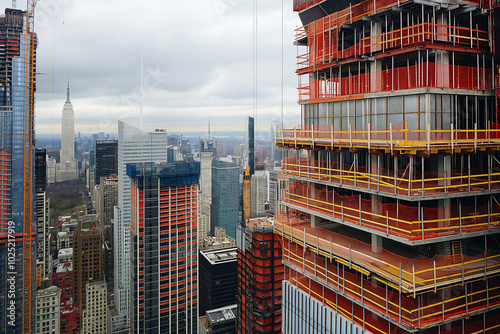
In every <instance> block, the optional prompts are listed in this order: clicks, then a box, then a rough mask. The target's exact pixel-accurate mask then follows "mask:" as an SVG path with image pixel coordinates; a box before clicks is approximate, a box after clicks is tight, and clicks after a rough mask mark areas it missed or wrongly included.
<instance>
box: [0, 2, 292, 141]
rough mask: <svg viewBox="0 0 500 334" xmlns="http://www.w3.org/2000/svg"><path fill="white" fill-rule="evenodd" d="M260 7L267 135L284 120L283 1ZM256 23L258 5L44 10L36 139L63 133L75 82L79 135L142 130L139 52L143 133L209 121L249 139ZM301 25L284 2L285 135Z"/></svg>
mask: <svg viewBox="0 0 500 334" xmlns="http://www.w3.org/2000/svg"><path fill="white" fill-rule="evenodd" d="M0 3H1V4H2V5H3V7H4V8H5V7H10V6H11V1H5V0H0ZM257 4H258V20H257V27H258V28H257V29H258V35H257V40H258V47H257V54H258V55H257V59H258V63H257V68H258V76H257V78H258V79H257V82H258V90H257V91H258V93H257V96H258V105H257V129H258V130H266V129H269V124H270V121H271V120H278V121H279V120H280V119H281V68H282V62H281V45H282V35H281V29H282V25H281V17H282V12H281V11H282V0H258V2H257ZM18 7H19V8H21V9H25V7H26V2H25V1H24V0H19V1H18ZM253 22H254V21H253V1H252V0H147V1H141V0H134V1H132V0H106V1H102V0H100V1H97V0H42V1H38V5H37V8H36V14H35V30H36V31H37V33H38V36H39V41H40V43H39V46H38V50H37V52H38V53H37V72H39V73H43V74H42V75H39V76H38V79H37V101H36V130H37V132H38V133H60V119H61V110H62V106H63V104H64V101H65V98H66V95H65V94H66V84H67V80H68V77H69V79H70V84H71V100H72V103H73V107H74V109H75V131H77V132H78V131H81V132H82V133H95V132H100V131H104V132H116V123H117V120H118V119H120V120H123V121H126V122H129V123H130V124H132V125H138V124H139V94H138V92H139V87H140V59H141V50H142V53H143V63H144V66H143V68H144V72H143V74H144V77H143V78H144V84H143V87H144V88H143V97H144V103H143V105H144V129H146V130H150V129H154V128H159V127H161V128H166V129H167V130H168V131H172V132H174V131H175V132H180V131H201V130H204V129H206V128H207V122H208V118H209V117H210V119H211V126H212V129H213V130H214V131H217V130H219V131H226V130H243V128H244V126H245V119H246V116H251V115H252V114H253V75H252V73H253ZM297 26H300V21H299V19H298V15H297V14H296V13H293V11H292V0H284V31H285V33H284V44H285V48H284V73H285V75H284V101H285V108H284V122H285V125H288V126H294V125H296V124H298V122H299V107H298V105H297V103H296V101H297V89H296V86H297V78H296V75H295V56H296V53H297V50H296V47H295V46H293V45H292V43H293V32H294V29H295V28H296V27H297Z"/></svg>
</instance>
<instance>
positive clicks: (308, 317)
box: [275, 0, 500, 334]
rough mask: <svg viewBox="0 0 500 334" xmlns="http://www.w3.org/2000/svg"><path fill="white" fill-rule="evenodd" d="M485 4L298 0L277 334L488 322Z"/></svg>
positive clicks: (493, 120) (490, 254)
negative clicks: (297, 119)
mask: <svg viewBox="0 0 500 334" xmlns="http://www.w3.org/2000/svg"><path fill="white" fill-rule="evenodd" d="M490 5H491V3H479V2H472V1H463V2H457V3H453V4H452V3H449V2H445V3H443V2H438V1H433V0H431V1H426V2H420V3H418V4H417V3H416V2H399V1H379V0H375V1H371V0H370V1H356V2H347V1H335V2H334V1H323V2H321V3H320V2H319V1H294V7H295V10H296V11H297V12H298V13H299V17H300V18H301V20H302V23H303V24H304V26H303V27H301V28H299V29H298V30H297V35H296V40H295V43H296V44H297V45H299V49H302V51H300V52H299V57H298V58H297V59H299V63H298V70H297V74H298V75H299V103H300V105H301V126H298V127H296V128H293V129H292V128H290V127H288V128H287V129H284V130H283V131H282V132H281V133H279V134H278V136H277V137H276V144H277V145H279V146H280V147H283V148H284V149H285V152H284V153H285V157H284V159H283V164H282V167H283V172H284V174H285V176H286V177H287V178H288V182H287V183H286V184H285V187H284V188H282V189H281V191H280V193H281V194H282V195H283V197H282V198H281V201H280V205H279V207H278V214H277V220H276V225H275V233H276V235H277V236H278V238H283V239H282V240H283V247H284V253H283V262H284V263H285V267H286V269H285V281H284V283H283V327H282V330H283V333H285V334H288V333H303V332H304V331H305V330H306V328H311V326H312V327H313V328H324V329H325V331H330V332H332V333H345V330H344V329H343V328H346V327H348V328H350V330H351V331H354V332H356V331H357V332H358V333H359V332H361V333H365V332H366V333H368V332H369V333H396V332H397V333H484V332H486V333H495V332H498V328H499V327H498V315H499V314H500V312H499V310H498V307H499V304H497V303H496V302H492V301H494V300H498V298H500V290H498V289H496V288H494V287H497V286H498V285H499V283H500V275H499V274H498V270H497V269H496V268H497V266H498V264H499V263H500V258H499V255H498V254H499V253H500V245H499V244H498V243H496V242H495V241H494V240H495V238H496V236H495V235H496V233H497V232H498V231H499V229H498V227H499V226H500V225H499V220H498V218H497V214H498V213H499V212H500V207H499V206H498V196H499V195H498V186H497V185H496V182H497V181H496V180H497V179H496V178H497V176H496V172H495V171H496V168H497V166H498V164H497V161H498V158H499V157H500V156H499V153H498V148H499V145H500V142H499V140H498V138H499V137H498V129H499V127H498V125H497V123H498V109H497V106H498V104H496V103H495V102H496V101H495V92H494V91H493V88H494V86H493V84H494V81H493V75H494V73H495V71H494V69H495V67H494V66H495V64H494V59H493V56H492V55H493V54H494V52H495V50H494V49H493V47H494V45H495V43H492V42H493V41H492V39H491V38H492V34H491V33H492V30H491V29H492V28H491V27H494V26H496V24H495V22H493V21H492V20H493V19H494V17H497V15H488V14H487V13H490V11H489V10H488V8H489V7H490ZM495 104H496V105H495ZM332 319H334V320H332Z"/></svg>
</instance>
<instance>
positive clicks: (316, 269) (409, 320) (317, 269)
mask: <svg viewBox="0 0 500 334" xmlns="http://www.w3.org/2000/svg"><path fill="white" fill-rule="evenodd" d="M284 250H285V251H286V253H285V252H283V259H284V260H286V258H287V257H288V259H289V261H290V263H291V261H292V259H293V261H295V262H297V263H302V264H303V266H304V268H303V270H305V267H307V268H308V269H309V270H310V271H309V272H312V273H314V275H315V277H316V278H317V279H320V280H321V281H323V282H325V283H327V285H329V286H330V287H332V288H333V289H334V290H337V291H338V292H341V290H342V292H343V293H345V291H348V292H349V293H350V294H351V295H352V296H353V297H354V298H357V300H360V301H361V300H363V301H366V302H368V303H370V304H372V305H373V306H376V307H378V308H379V309H380V310H386V311H387V314H390V315H391V316H392V317H393V318H394V319H396V320H397V319H399V317H400V316H401V320H404V322H405V323H406V324H407V325H409V326H411V327H415V324H416V323H417V322H418V321H425V320H427V319H429V318H432V317H436V316H437V315H439V316H441V315H442V314H443V311H442V310H440V311H439V312H434V313H428V314H423V313H424V312H425V311H426V310H429V309H432V308H433V307H437V306H441V305H443V304H447V303H454V302H459V301H460V300H461V299H465V298H466V297H465V295H463V296H457V297H454V298H451V299H446V300H444V301H441V302H437V303H433V304H429V305H425V306H422V307H420V308H418V307H417V308H414V309H411V310H408V309H406V308H404V307H402V306H400V305H399V304H396V303H394V302H392V301H390V300H387V304H388V305H391V306H393V307H395V308H397V311H398V312H396V311H395V310H393V309H390V308H387V307H386V306H385V305H381V304H380V303H379V302H377V301H375V300H374V299H373V297H376V298H378V299H383V300H385V296H379V295H377V294H375V293H374V292H372V291H370V290H367V289H365V287H364V286H361V285H359V284H357V283H356V282H352V281H348V282H349V284H350V285H351V286H353V287H355V288H357V289H359V291H360V292H358V291H357V290H354V289H352V288H349V287H346V286H345V285H343V286H341V280H342V281H344V280H345V279H344V278H343V277H340V275H338V274H337V273H335V272H334V271H328V274H329V276H330V275H331V276H333V277H334V279H333V280H332V279H331V278H328V279H327V276H326V271H327V267H326V266H322V265H320V264H318V263H317V262H313V261H311V260H310V259H308V258H305V257H300V256H299V255H298V254H295V253H293V252H292V251H291V250H290V249H288V248H284ZM310 250H311V251H313V249H312V248H310ZM325 261H327V259H326V258H325ZM297 268H298V267H297ZM440 268H444V267H440ZM298 269H299V270H300V268H298ZM307 272H308V271H304V273H307ZM361 279H363V278H361ZM332 281H333V282H334V283H335V284H336V287H335V286H334V285H332V284H331V282H332ZM304 287H306V286H304ZM307 289H309V287H307ZM361 291H362V292H361ZM495 291H496V294H495ZM311 292H313V293H316V292H314V291H311ZM486 292H487V290H486V289H483V290H479V291H474V292H469V293H468V294H467V298H472V297H473V296H477V295H480V294H483V293H486ZM488 293H489V294H490V296H489V298H490V299H491V298H495V297H497V296H499V295H500V286H497V287H494V288H490V289H488ZM316 294H317V293H316ZM367 295H372V296H373V297H372V298H370V297H367ZM317 296H318V297H319V298H320V299H322V298H323V297H324V296H321V295H319V294H317ZM484 302H487V298H482V299H478V300H471V301H470V302H467V303H465V302H464V303H463V304H458V305H454V306H452V307H448V308H446V307H445V311H444V312H445V314H446V313H447V312H452V311H455V310H457V309H462V308H466V307H474V305H479V306H481V305H482V304H481V303H484ZM332 305H333V306H334V307H335V306H336V305H335V303H332ZM484 307H485V308H486V307H487V306H486V304H485V305H484ZM399 310H401V312H404V314H403V313H401V315H400V313H399ZM462 313H465V311H464V312H462ZM348 314H349V316H350V315H351V314H350V313H348ZM445 316H446V315H445ZM419 319H420V320H419Z"/></svg>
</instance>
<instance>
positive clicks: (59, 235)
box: [57, 231, 73, 239]
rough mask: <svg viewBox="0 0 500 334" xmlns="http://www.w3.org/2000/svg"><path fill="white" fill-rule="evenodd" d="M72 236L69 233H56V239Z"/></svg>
mask: <svg viewBox="0 0 500 334" xmlns="http://www.w3.org/2000/svg"><path fill="white" fill-rule="evenodd" d="M72 235H73V234H71V233H68V232H64V231H61V232H57V238H58V239H59V238H66V237H71V236H72Z"/></svg>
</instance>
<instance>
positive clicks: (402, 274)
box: [274, 214, 500, 293]
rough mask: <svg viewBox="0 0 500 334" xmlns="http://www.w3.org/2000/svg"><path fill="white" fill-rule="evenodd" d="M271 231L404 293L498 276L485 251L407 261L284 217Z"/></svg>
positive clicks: (498, 258) (498, 266)
mask: <svg viewBox="0 0 500 334" xmlns="http://www.w3.org/2000/svg"><path fill="white" fill-rule="evenodd" d="M274 231H275V233H279V234H282V235H283V236H285V237H286V238H289V239H290V240H291V241H292V242H295V243H298V244H300V245H306V246H307V247H308V248H310V249H311V251H314V252H316V253H317V254H319V255H322V256H324V257H327V258H329V259H331V260H336V261H340V262H342V263H345V264H347V265H348V266H349V267H350V268H354V269H356V270H358V271H359V272H361V273H363V274H365V275H369V274H370V273H376V274H377V275H378V277H379V278H380V279H382V280H383V281H384V283H386V284H388V285H390V286H392V287H397V288H399V289H401V291H403V292H405V293H415V292H417V291H425V290H430V289H437V288H438V287H441V286H445V285H448V284H452V283H462V284H463V283H464V282H465V281H466V280H469V279H472V278H484V279H486V278H487V277H488V276H490V275H493V274H498V273H500V255H498V254H489V253H488V252H487V251H485V252H484V254H480V255H475V256H468V255H463V254H458V255H435V256H434V257H433V258H431V259H424V260H417V259H409V258H406V257H404V256H401V255H398V254H394V253H391V252H389V251H387V250H385V249H382V248H381V249H379V253H377V254H376V253H373V252H372V247H371V245H369V244H366V243H363V242H361V241H359V240H356V239H353V238H349V237H346V236H344V235H342V234H339V233H335V232H332V231H329V230H327V229H324V228H321V227H313V226H311V225H310V224H309V223H306V222H304V221H302V220H300V219H298V218H296V217H293V216H290V215H289V216H285V215H283V214H278V215H277V216H276V221H275V229H274Z"/></svg>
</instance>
